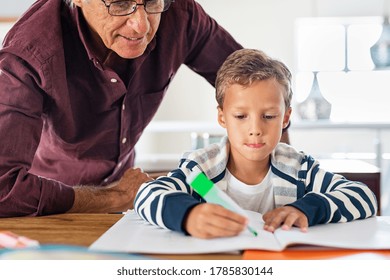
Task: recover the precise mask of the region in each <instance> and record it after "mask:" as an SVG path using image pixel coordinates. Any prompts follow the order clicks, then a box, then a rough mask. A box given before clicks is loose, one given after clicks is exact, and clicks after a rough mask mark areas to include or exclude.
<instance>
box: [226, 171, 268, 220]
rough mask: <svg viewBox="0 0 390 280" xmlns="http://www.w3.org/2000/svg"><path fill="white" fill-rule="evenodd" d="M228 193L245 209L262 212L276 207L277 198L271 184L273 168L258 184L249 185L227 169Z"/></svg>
mask: <svg viewBox="0 0 390 280" xmlns="http://www.w3.org/2000/svg"><path fill="white" fill-rule="evenodd" d="M225 178H226V181H227V189H226V193H227V194H228V195H229V196H230V197H231V198H232V199H233V200H234V201H235V202H237V204H238V205H240V206H241V207H242V208H243V209H245V210H251V211H255V212H258V213H261V214H265V213H266V212H268V211H270V210H272V209H274V208H275V198H274V192H273V187H272V185H271V168H270V169H269V170H268V173H267V175H266V176H265V177H264V179H263V180H262V181H261V182H260V183H258V184H256V185H247V184H245V183H243V182H241V181H239V180H238V179H237V178H236V177H234V176H233V175H232V174H231V173H230V172H229V170H227V169H226V174H225Z"/></svg>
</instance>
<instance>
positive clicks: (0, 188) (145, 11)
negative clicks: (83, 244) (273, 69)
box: [0, 0, 241, 217]
mask: <svg viewBox="0 0 390 280" xmlns="http://www.w3.org/2000/svg"><path fill="white" fill-rule="evenodd" d="M239 48H241V45H240V44H238V43H237V42H236V41H235V40H234V39H233V38H232V36H231V35H229V33H228V32H227V31H225V30H224V29H223V28H222V27H220V26H219V25H218V24H217V22H216V21H215V20H213V19H212V18H211V17H210V16H208V15H207V14H206V13H205V11H204V10H203V9H202V7H201V6H200V5H199V4H198V3H196V2H195V1H194V0H177V1H173V0H150V1H147V0H145V1H140V0H137V1H135V0H134V1H128V0H127V1H112V0H73V1H70V0H67V1H65V0H64V1H51V0H38V1H37V2H35V3H34V4H33V5H32V6H31V7H30V8H29V10H27V11H26V12H25V13H24V14H23V16H22V17H21V18H20V19H19V20H18V21H17V23H16V24H15V25H14V26H13V28H12V29H11V30H10V32H9V33H8V34H7V36H6V38H5V40H4V43H3V48H2V50H1V51H0V135H1V136H0V217H11V216H23V215H48V214H55V213H63V212H95V213H96V212H112V211H125V210H126V209H129V208H132V207H133V200H134V196H135V193H136V192H137V190H138V188H139V186H140V185H141V183H143V182H145V181H148V180H151V178H150V177H149V176H148V175H147V174H145V173H143V172H142V171H141V170H140V169H133V168H132V167H133V164H134V157H135V152H134V146H135V144H136V143H137V141H138V139H139V138H140V136H141V134H142V131H143V130H144V128H145V127H146V126H147V125H148V123H149V122H150V120H151V119H152V117H153V116H154V114H155V112H156V110H157V109H158V107H159V105H160V103H161V101H162V99H163V97H164V94H165V92H166V90H167V88H168V86H169V84H170V82H171V81H172V78H173V77H174V75H175V73H176V72H177V70H178V68H179V67H180V65H182V64H186V65H187V66H188V67H189V68H191V69H192V70H193V71H195V72H196V73H198V74H200V75H202V76H203V77H204V78H205V79H207V81H208V82H210V83H211V84H214V80H215V76H216V72H217V70H218V68H219V66H220V65H221V64H222V62H223V61H224V59H225V58H226V57H227V56H228V55H229V54H230V53H232V52H233V51H234V50H236V49H239Z"/></svg>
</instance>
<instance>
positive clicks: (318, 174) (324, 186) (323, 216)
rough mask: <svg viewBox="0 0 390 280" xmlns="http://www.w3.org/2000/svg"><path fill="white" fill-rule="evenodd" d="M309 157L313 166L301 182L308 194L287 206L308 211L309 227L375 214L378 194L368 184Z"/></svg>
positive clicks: (308, 160)
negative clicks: (349, 178) (323, 166)
mask: <svg viewBox="0 0 390 280" xmlns="http://www.w3.org/2000/svg"><path fill="white" fill-rule="evenodd" d="M306 160H307V164H308V166H309V167H310V168H309V169H308V171H307V174H306V178H305V181H300V182H298V183H302V184H305V186H304V188H305V194H304V196H303V197H302V198H299V199H298V200H297V201H295V202H293V203H291V204H288V205H291V206H294V207H296V208H298V209H299V210H300V211H302V212H303V213H305V215H306V216H307V218H308V221H309V225H310V226H311V225H315V224H320V223H331V222H348V221H352V220H356V219H364V218H368V217H371V216H374V215H376V213H377V210H378V209H377V208H378V205H377V201H376V197H375V195H374V193H373V192H372V191H371V190H370V189H369V188H368V187H367V186H366V185H364V184H363V183H361V182H354V181H349V180H347V179H345V178H344V177H343V176H341V175H339V174H333V173H331V172H327V171H325V170H323V169H320V168H319V163H318V162H317V161H315V160H314V159H313V158H311V157H307V158H306ZM298 188H299V186H298Z"/></svg>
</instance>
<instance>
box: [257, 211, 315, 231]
mask: <svg viewBox="0 0 390 280" xmlns="http://www.w3.org/2000/svg"><path fill="white" fill-rule="evenodd" d="M263 220H264V223H265V224H264V229H265V230H267V231H270V232H274V231H275V230H276V229H277V228H278V227H280V226H281V227H282V229H284V230H289V229H290V228H291V227H292V226H296V227H299V228H300V229H301V231H303V232H306V231H307V228H308V226H309V222H308V220H307V217H306V215H305V214H304V213H303V212H301V211H300V210H298V209H297V208H295V207H292V206H283V207H279V208H276V209H274V210H271V211H269V212H267V213H265V214H264V215H263Z"/></svg>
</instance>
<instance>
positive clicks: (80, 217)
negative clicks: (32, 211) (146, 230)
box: [0, 214, 123, 247]
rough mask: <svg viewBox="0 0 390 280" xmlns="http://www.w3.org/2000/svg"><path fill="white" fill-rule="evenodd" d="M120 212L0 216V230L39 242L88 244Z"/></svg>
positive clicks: (108, 226)
mask: <svg viewBox="0 0 390 280" xmlns="http://www.w3.org/2000/svg"><path fill="white" fill-rule="evenodd" d="M122 216H123V215H121V214H59V215H50V216H42V217H20V218H2V219H0V231H1V230H8V231H12V232H13V233H16V234H19V235H23V236H26V237H28V238H31V239H35V240H38V241H39V243H40V244H61V245H77V246H85V247H88V246H90V245H91V244H92V243H93V242H94V241H96V240H97V239H98V238H99V237H100V236H101V235H102V234H103V233H104V232H106V231H107V230H108V229H109V228H110V227H111V226H112V225H114V224H115V223H116V222H117V221H118V220H119V219H120V218H122Z"/></svg>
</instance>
